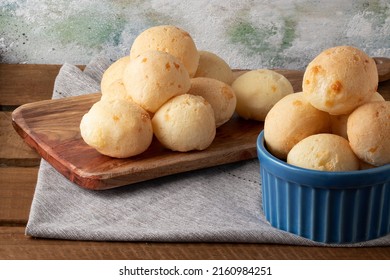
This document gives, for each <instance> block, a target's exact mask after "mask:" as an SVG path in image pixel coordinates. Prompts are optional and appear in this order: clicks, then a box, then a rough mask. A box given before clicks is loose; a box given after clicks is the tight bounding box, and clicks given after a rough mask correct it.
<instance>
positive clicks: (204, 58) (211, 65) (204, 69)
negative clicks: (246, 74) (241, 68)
mask: <svg viewBox="0 0 390 280" xmlns="http://www.w3.org/2000/svg"><path fill="white" fill-rule="evenodd" d="M194 77H206V78H213V79H216V80H219V81H221V82H224V83H226V84H228V85H231V84H232V82H233V79H234V77H233V71H232V69H231V68H230V66H229V64H227V63H226V61H225V60H223V59H222V58H221V57H219V56H218V55H216V54H215V53H212V52H208V51H199V65H198V69H197V70H196V73H195V76H194Z"/></svg>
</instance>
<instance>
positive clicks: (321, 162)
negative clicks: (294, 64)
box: [264, 46, 390, 171]
mask: <svg viewBox="0 0 390 280" xmlns="http://www.w3.org/2000/svg"><path fill="white" fill-rule="evenodd" d="M377 88H378V72H377V68H376V64H375V62H374V60H373V59H372V58H370V57H369V56H368V55H367V54H366V53H364V52H363V51H362V50H359V49H357V48H354V47H351V46H338V47H334V48H330V49H327V50H325V51H323V52H322V53H320V54H319V55H318V56H317V57H315V58H314V59H313V60H312V61H311V62H310V63H309V65H308V66H307V68H306V70H305V73H304V76H303V83H302V90H303V91H302V92H300V93H293V94H290V95H287V96H286V97H284V98H282V99H281V100H280V101H279V102H277V103H276V104H275V106H274V107H273V108H272V109H271V110H270V111H269V113H268V115H267V116H266V119H265V125H264V138H265V142H266V145H267V149H268V150H269V151H270V152H271V153H272V154H273V155H275V156H276V157H278V158H280V159H283V160H287V162H288V163H290V164H293V165H297V166H300V167H304V168H309V169H315V170H324V171H352V170H358V169H363V168H368V167H375V166H382V165H385V164H389V163H390V102H389V101H385V100H384V99H383V97H382V96H381V95H380V94H379V93H378V92H377Z"/></svg>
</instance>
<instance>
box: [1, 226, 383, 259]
mask: <svg viewBox="0 0 390 280" xmlns="http://www.w3.org/2000/svg"><path fill="white" fill-rule="evenodd" d="M0 259H9V260H16V259H43V260H52V259H58V260H65V259H76V260H79V259H83V260H121V259H133V260H257V259H270V260H272V259H276V260H283V259H285V260H294V259H298V260H299V259H304V260H305V259H318V260H327V259H353V260H359V259H364V260H378V259H386V260H388V259H390V248H389V247H372V248H328V247H306V246H300V247H299V246H287V245H272V244H271V245H270V244H228V243H143V242H91V241H90V242H83V241H67V240H50V239H34V238H30V237H26V236H25V235H24V228H23V227H0Z"/></svg>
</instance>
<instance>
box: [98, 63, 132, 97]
mask: <svg viewBox="0 0 390 280" xmlns="http://www.w3.org/2000/svg"><path fill="white" fill-rule="evenodd" d="M129 62H130V56H125V57H121V58H120V59H118V60H117V61H115V62H114V63H113V64H111V65H110V67H108V68H107V69H106V71H104V73H103V77H102V80H101V82H100V88H101V91H102V93H103V94H104V93H105V92H106V90H107V89H108V87H109V86H110V84H112V83H113V82H115V81H117V80H122V76H123V71H124V70H125V68H126V66H127V65H128V64H129Z"/></svg>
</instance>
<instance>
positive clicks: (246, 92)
mask: <svg viewBox="0 0 390 280" xmlns="http://www.w3.org/2000/svg"><path fill="white" fill-rule="evenodd" d="M232 88H233V90H234V92H235V94H236V97H237V106H236V112H237V114H238V115H239V116H240V117H242V118H244V119H252V120H257V121H264V120H265V117H266V115H267V114H268V112H269V110H271V108H272V107H273V106H274V105H275V103H276V102H278V101H279V100H280V99H281V98H283V97H284V96H286V95H288V94H291V93H293V92H294V91H293V87H292V85H291V83H290V82H289V80H287V79H286V78H285V77H284V76H283V75H281V74H279V73H277V72H275V71H272V70H267V69H259V70H252V71H249V72H247V73H245V74H242V75H241V76H240V77H238V78H237V79H236V80H235V81H234V82H233V84H232Z"/></svg>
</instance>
